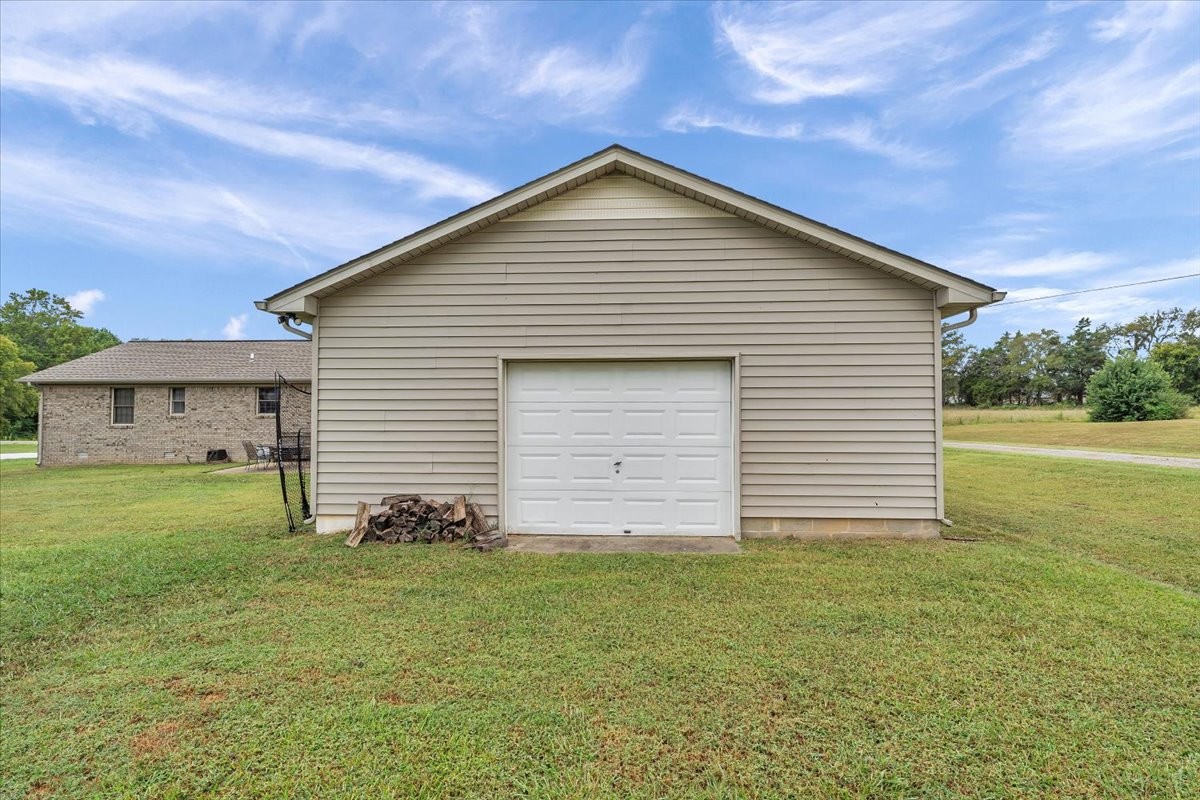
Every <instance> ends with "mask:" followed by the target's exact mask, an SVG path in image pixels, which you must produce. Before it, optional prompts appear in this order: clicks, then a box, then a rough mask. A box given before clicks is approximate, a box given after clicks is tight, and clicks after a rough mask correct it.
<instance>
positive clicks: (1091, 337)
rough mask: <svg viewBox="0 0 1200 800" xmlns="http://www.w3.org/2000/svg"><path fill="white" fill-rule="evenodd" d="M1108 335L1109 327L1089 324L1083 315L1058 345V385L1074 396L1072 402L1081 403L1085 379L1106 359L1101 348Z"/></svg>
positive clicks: (1090, 376) (1109, 335) (1103, 347)
mask: <svg viewBox="0 0 1200 800" xmlns="http://www.w3.org/2000/svg"><path fill="white" fill-rule="evenodd" d="M1112 337H1113V331H1112V329H1111V328H1109V327H1108V326H1106V325H1100V326H1098V327H1096V328H1093V327H1092V321H1091V320H1090V319H1088V318H1087V317H1084V318H1083V319H1081V320H1079V322H1077V323H1075V330H1074V331H1072V332H1071V335H1070V336H1068V337H1067V341H1066V342H1065V343H1064V345H1063V348H1062V370H1061V372H1060V373H1059V380H1058V385H1059V390H1060V392H1061V393H1062V394H1063V395H1064V396H1066V397H1070V398H1072V399H1074V401H1075V405H1079V406H1081V405H1083V398H1084V392H1086V391H1087V385H1088V381H1089V380H1091V379H1092V376H1093V375H1095V374H1096V372H1097V371H1098V370H1099V369H1100V368H1101V367H1103V366H1104V362H1105V361H1106V360H1107V359H1108V356H1107V355H1106V354H1105V352H1104V349H1105V348H1106V347H1108V343H1109V340H1110V339H1112Z"/></svg>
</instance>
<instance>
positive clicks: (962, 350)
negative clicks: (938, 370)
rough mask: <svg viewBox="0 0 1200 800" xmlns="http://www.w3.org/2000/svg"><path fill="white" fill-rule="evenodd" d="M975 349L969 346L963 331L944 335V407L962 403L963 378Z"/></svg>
mask: <svg viewBox="0 0 1200 800" xmlns="http://www.w3.org/2000/svg"><path fill="white" fill-rule="evenodd" d="M974 353H975V348H974V347H972V346H971V345H969V344H967V342H966V339H965V338H964V337H963V334H962V331H950V332H949V333H943V334H942V405H946V404H947V403H949V402H951V401H953V402H961V401H962V399H963V394H962V376H963V370H964V369H966V366H967V364H968V363H969V362H970V360H971V357H972V356H973V355H974Z"/></svg>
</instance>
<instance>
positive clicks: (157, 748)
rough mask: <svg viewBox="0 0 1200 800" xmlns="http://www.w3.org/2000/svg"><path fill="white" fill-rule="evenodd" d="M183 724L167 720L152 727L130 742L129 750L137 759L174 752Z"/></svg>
mask: <svg viewBox="0 0 1200 800" xmlns="http://www.w3.org/2000/svg"><path fill="white" fill-rule="evenodd" d="M182 729H183V724H182V723H180V722H178V721H176V720H167V721H165V722H160V723H158V724H156V725H152V726H151V727H150V728H148V729H146V730H144V731H142V732H141V733H139V734H137V735H136V736H134V737H133V738H132V739H130V740H129V749H130V751H131V752H132V753H133V755H134V756H135V757H137V758H153V757H156V756H159V755H162V754H163V753H165V752H169V751H171V750H174V749H175V748H176V746H177V745H178V741H179V732H180V731H181V730H182Z"/></svg>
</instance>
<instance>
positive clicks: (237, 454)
mask: <svg viewBox="0 0 1200 800" xmlns="http://www.w3.org/2000/svg"><path fill="white" fill-rule="evenodd" d="M40 388H41V390H42V419H41V429H40V438H41V464H42V465H43V466H62V465H65V464H159V463H161V464H172V463H180V464H185V463H187V461H188V456H190V457H191V460H192V461H197V460H198V461H204V456H205V454H206V453H207V451H209V450H213V449H217V448H224V449H225V450H228V451H229V455H230V457H231V458H233V459H234V460H236V461H243V460H245V458H246V455H245V450H244V449H243V447H242V440H243V439H249V440H250V441H251V442H254V443H256V444H274V442H275V417H274V415H267V416H259V415H258V414H257V411H258V394H257V387H255V386H221V385H211V384H209V385H202V386H188V387H187V394H186V411H185V412H184V414H183V415H182V416H172V415H171V414H170V413H169V410H170V408H169V403H168V393H169V387H167V386H165V385H164V386H137V387H134V388H135V394H134V416H133V425H132V426H122V425H113V424H112V387H110V386H60V385H46V386H42V387H40ZM304 388H305V389H307V388H308V387H307V386H305V387H304ZM292 396H293V397H295V396H298V395H295V394H293V395H292ZM307 400H308V398H307V396H303V401H304V402H305V403H307ZM307 415H308V409H307V407H306V408H305V409H304V410H303V418H305V419H307ZM81 453H86V454H87V455H86V457H84V456H82V455H80V454H81ZM169 454H173V455H169Z"/></svg>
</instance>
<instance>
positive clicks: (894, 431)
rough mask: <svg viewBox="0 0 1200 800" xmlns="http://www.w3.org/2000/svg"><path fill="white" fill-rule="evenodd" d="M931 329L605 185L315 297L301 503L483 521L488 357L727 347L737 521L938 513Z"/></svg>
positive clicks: (732, 235)
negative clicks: (449, 498)
mask: <svg viewBox="0 0 1200 800" xmlns="http://www.w3.org/2000/svg"><path fill="white" fill-rule="evenodd" d="M647 209H651V210H652V211H647ZM648 213H652V214H653V216H647V214H648ZM937 324H938V320H937V314H936V311H935V309H934V300H933V296H932V294H931V292H929V291H928V290H926V289H923V288H920V287H917V286H915V285H913V284H910V283H907V282H905V281H902V280H900V279H897V278H894V277H891V276H889V275H886V274H884V273H882V272H880V271H877V270H875V269H872V268H871V267H868V266H864V265H862V264H859V263H857V262H854V261H851V260H849V259H846V258H843V257H841V256H838V255H835V254H832V253H830V252H829V251H826V250H822V249H820V248H818V247H816V246H813V245H811V244H807V243H805V242H801V241H798V240H795V239H792V238H790V237H787V236H784V235H782V234H779V233H776V232H773V231H770V230H768V229H766V228H764V227H762V226H759V225H756V224H754V223H751V222H748V221H746V220H742V219H740V218H738V217H734V216H731V215H727V214H724V213H723V212H718V211H715V210H714V209H712V208H711V207H709V206H705V205H702V204H700V203H697V202H695V201H693V200H690V199H687V198H684V197H681V196H679V195H675V194H673V193H670V192H667V191H666V190H663V189H661V188H659V187H655V186H651V185H650V184H646V183H644V182H642V181H639V180H637V179H635V178H630V177H625V176H610V177H605V178H600V179H598V180H596V181H594V182H593V183H590V184H586V185H585V186H582V187H580V188H577V189H574V190H572V191H571V192H568V193H567V194H564V195H561V196H559V197H557V198H554V199H552V200H550V201H547V202H546V203H543V204H541V205H538V206H534V207H533V208H530V209H528V210H526V211H524V212H521V213H520V214H517V215H515V216H513V217H510V218H508V219H507V220H505V221H502V222H498V223H496V224H494V225H491V226H489V227H487V228H484V229H483V230H480V231H478V232H476V233H474V234H470V235H468V236H465V237H463V238H462V239H459V240H456V241H454V242H452V243H449V244H446V245H444V246H442V247H440V248H438V249H436V250H433V251H431V252H429V253H427V254H425V255H422V256H420V257H418V258H415V259H413V260H411V261H409V262H407V263H405V264H404V265H402V266H400V267H398V268H396V269H393V270H390V271H387V272H384V273H381V274H378V275H375V276H373V277H371V278H369V279H367V280H365V281H363V282H361V283H358V284H355V285H352V286H349V287H347V288H344V289H342V290H340V291H338V292H336V293H334V294H331V295H329V296H326V297H324V298H322V300H321V306H320V326H319V327H320V334H319V336H318V337H317V341H316V346H317V353H316V358H317V364H318V367H317V370H318V375H319V381H318V382H317V424H316V426H315V428H316V431H317V434H316V436H317V458H318V460H319V465H318V466H319V473H320V482H319V489H318V497H317V503H318V508H317V510H318V513H319V514H321V515H346V514H351V513H353V510H354V503H355V502H356V501H357V500H359V499H377V497H378V496H382V495H384V494H390V493H393V492H397V491H401V492H410V491H411V492H420V493H422V494H428V495H433V496H439V495H449V494H457V493H459V492H468V493H471V494H473V495H474V496H475V497H476V499H477V500H479V501H480V502H481V503H482V504H483V505H484V506H485V509H486V510H487V512H488V513H490V514H495V513H496V510H497V509H496V503H497V478H498V470H497V437H498V422H497V415H498V402H499V386H498V358H499V357H506V358H514V357H527V356H529V355H531V354H536V355H537V356H538V357H546V358H555V357H561V358H570V357H618V358H619V357H621V356H671V355H676V356H703V355H711V354H713V353H728V354H732V353H735V352H736V353H740V354H741V373H740V375H739V378H740V387H741V388H740V403H741V417H740V422H739V430H740V447H741V493H742V498H741V506H742V507H741V516H742V517H790V518H804V517H838V518H845V517H852V518H876V519H898V518H899V519H933V518H936V512H937V477H936V472H937V461H936V425H935V421H936V420H935V414H936V402H937V400H936V394H935V375H936V372H937V365H936V344H935V342H936V330H937V328H936V326H937Z"/></svg>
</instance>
